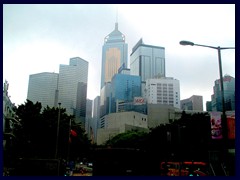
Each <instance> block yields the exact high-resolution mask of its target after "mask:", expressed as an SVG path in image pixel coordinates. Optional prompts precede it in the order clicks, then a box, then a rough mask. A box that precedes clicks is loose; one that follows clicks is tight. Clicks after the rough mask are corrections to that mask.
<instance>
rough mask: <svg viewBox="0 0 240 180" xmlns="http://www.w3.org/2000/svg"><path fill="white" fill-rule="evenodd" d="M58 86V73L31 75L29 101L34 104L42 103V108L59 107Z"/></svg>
mask: <svg viewBox="0 0 240 180" xmlns="http://www.w3.org/2000/svg"><path fill="white" fill-rule="evenodd" d="M57 86H58V73H50V72H43V73H38V74H31V75H30V76H29V82H28V94H27V99H29V100H30V101H32V102H33V103H36V102H37V101H38V102H41V104H42V108H44V107H47V106H49V107H54V106H57V100H56V90H57V88H58V87H57Z"/></svg>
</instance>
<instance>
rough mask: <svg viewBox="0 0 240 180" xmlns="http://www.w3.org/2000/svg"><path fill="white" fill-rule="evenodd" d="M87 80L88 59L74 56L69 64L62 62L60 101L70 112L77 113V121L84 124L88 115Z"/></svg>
mask: <svg viewBox="0 0 240 180" xmlns="http://www.w3.org/2000/svg"><path fill="white" fill-rule="evenodd" d="M87 80H88V62H87V61H85V60H83V59H81V58H79V57H74V58H70V62H69V65H63V64H60V68H59V83H58V90H59V96H58V102H60V103H61V107H62V108H66V112H67V113H68V114H72V115H75V116H76V120H77V122H79V121H80V122H81V123H82V125H84V122H85V116H86V99H87V97H86V95H87ZM83 128H84V126H83Z"/></svg>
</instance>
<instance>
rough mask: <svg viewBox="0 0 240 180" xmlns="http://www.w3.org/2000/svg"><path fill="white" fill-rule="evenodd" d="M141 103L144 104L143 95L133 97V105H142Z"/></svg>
mask: <svg viewBox="0 0 240 180" xmlns="http://www.w3.org/2000/svg"><path fill="white" fill-rule="evenodd" d="M143 104H145V100H144V98H143V97H135V98H134V105H143Z"/></svg>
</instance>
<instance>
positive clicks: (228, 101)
mask: <svg viewBox="0 0 240 180" xmlns="http://www.w3.org/2000/svg"><path fill="white" fill-rule="evenodd" d="M223 90H224V102H225V110H226V111H232V110H235V78H233V77H231V76H229V75H225V76H224V77H223ZM213 91H214V94H213V95H212V96H211V100H212V101H211V103H212V111H222V94H221V87H220V80H219V79H217V80H216V81H215V85H214V87H213Z"/></svg>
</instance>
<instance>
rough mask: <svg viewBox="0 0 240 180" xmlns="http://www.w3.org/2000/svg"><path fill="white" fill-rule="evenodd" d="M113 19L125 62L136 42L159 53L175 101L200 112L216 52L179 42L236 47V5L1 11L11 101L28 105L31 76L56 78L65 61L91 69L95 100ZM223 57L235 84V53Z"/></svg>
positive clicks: (225, 69)
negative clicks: (177, 96)
mask: <svg viewBox="0 0 240 180" xmlns="http://www.w3.org/2000/svg"><path fill="white" fill-rule="evenodd" d="M117 9H118V13H117ZM117 14H118V16H117ZM117 17H118V18H117ZM116 20H117V21H118V27H119V30H120V31H121V32H122V33H123V34H124V35H125V37H126V43H127V44H128V54H129V55H128V62H130V54H131V52H132V48H133V46H134V45H135V44H136V43H137V42H138V40H139V39H140V38H143V42H144V43H145V44H149V45H155V46H161V47H165V61H166V76H167V77H173V78H175V79H178V80H179V81H180V91H181V92H180V93H181V99H186V98H189V97H190V96H192V95H202V96H203V106H204V110H205V109H206V107H205V102H206V101H209V100H211V95H212V94H213V86H214V81H215V80H216V79H219V65H218V56H217V55H218V54H217V50H214V49H210V48H203V47H197V46H193V47H192V46H181V45H179V41H181V40H189V41H192V42H194V43H196V44H203V45H210V46H221V47H235V5H231V4H221V5H217V4H206V5H204V4H195V5H187V4H178V5H172V4H169V5H166V4H154V5H147V4H144V5H140V4H139V5H138V4H132V5H131V4H128V5H123V4H122V5H116V4H115V5H111V4H109V5H108V4H98V5H92V4H91V5H87V4H84V5H83V4H79V5H72V4H71V5H70V4H69V5H68V4H64V5H55V4H54V5H51V4H46V5H36V4H33V5H3V82H4V81H5V79H6V80H7V81H8V82H9V95H10V96H11V101H12V102H13V103H15V104H16V105H20V104H22V103H24V102H25V101H26V98H27V91H28V80H29V75H30V74H36V73H41V72H56V73H58V72H59V65H60V64H69V59H70V58H71V57H81V58H83V59H85V60H86V61H88V62H89V75H88V94H87V97H88V98H89V99H94V98H95V97H96V96H98V95H99V94H100V77H101V62H102V46H103V44H104V37H106V36H107V35H108V34H109V33H110V32H112V31H113V30H114V26H115V22H116ZM221 55H222V69H223V74H229V75H231V76H233V77H235V50H232V49H229V50H222V51H221ZM128 66H130V64H128Z"/></svg>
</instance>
